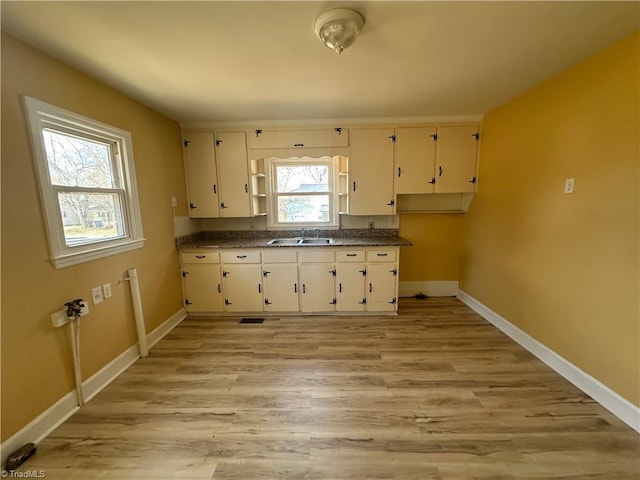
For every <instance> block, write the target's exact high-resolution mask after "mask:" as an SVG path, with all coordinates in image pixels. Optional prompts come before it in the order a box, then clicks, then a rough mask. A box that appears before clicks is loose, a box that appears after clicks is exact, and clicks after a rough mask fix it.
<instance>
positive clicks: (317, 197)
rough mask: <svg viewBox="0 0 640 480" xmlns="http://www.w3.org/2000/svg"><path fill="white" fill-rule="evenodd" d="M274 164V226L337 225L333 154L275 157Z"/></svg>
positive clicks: (271, 213)
mask: <svg viewBox="0 0 640 480" xmlns="http://www.w3.org/2000/svg"><path fill="white" fill-rule="evenodd" d="M270 165H271V168H270V171H271V201H272V203H271V212H270V215H269V225H270V226H273V227H278V226H299V227H302V226H336V225H337V214H336V201H335V193H334V184H335V182H334V178H333V176H334V170H335V169H334V160H333V159H332V158H331V157H321V158H309V157H304V158H289V159H279V158H272V159H271V160H270Z"/></svg>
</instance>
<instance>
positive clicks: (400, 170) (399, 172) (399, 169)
mask: <svg viewBox="0 0 640 480" xmlns="http://www.w3.org/2000/svg"><path fill="white" fill-rule="evenodd" d="M400 175H402V169H401V168H400V167H398V178H399V177H400Z"/></svg>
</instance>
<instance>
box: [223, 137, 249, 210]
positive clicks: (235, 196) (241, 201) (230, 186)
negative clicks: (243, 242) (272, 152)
mask: <svg viewBox="0 0 640 480" xmlns="http://www.w3.org/2000/svg"><path fill="white" fill-rule="evenodd" d="M215 146H216V159H217V164H218V179H219V188H220V216H221V217H250V216H251V201H250V195H249V164H248V161H247V141H246V136H245V133H244V132H221V133H217V134H216V141H215Z"/></svg>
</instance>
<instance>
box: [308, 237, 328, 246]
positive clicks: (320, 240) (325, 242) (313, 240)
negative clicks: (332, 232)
mask: <svg viewBox="0 0 640 480" xmlns="http://www.w3.org/2000/svg"><path fill="white" fill-rule="evenodd" d="M332 243H333V238H303V239H302V240H301V241H300V244H301V245H331V244H332Z"/></svg>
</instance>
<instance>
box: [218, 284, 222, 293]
mask: <svg viewBox="0 0 640 480" xmlns="http://www.w3.org/2000/svg"><path fill="white" fill-rule="evenodd" d="M218 293H222V285H220V284H218Z"/></svg>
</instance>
